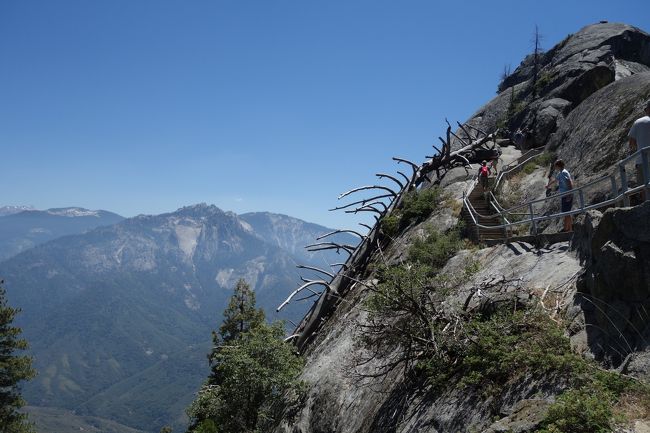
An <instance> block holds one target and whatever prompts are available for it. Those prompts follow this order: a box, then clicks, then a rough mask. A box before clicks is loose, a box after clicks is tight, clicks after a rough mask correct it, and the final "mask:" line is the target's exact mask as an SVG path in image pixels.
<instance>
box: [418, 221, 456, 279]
mask: <svg viewBox="0 0 650 433" xmlns="http://www.w3.org/2000/svg"><path fill="white" fill-rule="evenodd" d="M460 231H461V230H460V228H455V229H453V230H449V231H448V232H446V233H440V232H439V231H437V230H435V229H433V228H431V227H428V228H427V229H426V236H425V237H424V239H419V238H418V239H416V240H415V242H413V244H412V245H411V247H410V248H409V253H408V259H409V261H410V262H412V263H418V264H422V265H427V266H430V267H431V270H432V271H434V272H435V271H438V270H439V269H440V268H442V267H443V266H444V265H445V263H447V260H449V259H450V258H451V257H453V255H454V254H456V252H458V250H460V249H461V248H462V246H463V240H462V238H461V236H460Z"/></svg>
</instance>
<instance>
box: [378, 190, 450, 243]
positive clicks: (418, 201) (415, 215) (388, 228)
mask: <svg viewBox="0 0 650 433" xmlns="http://www.w3.org/2000/svg"><path fill="white" fill-rule="evenodd" d="M445 198H446V197H444V196H443V194H442V190H441V189H440V188H439V187H432V188H427V189H422V190H419V191H411V192H408V193H407V194H406V195H405V196H404V198H403V200H402V203H401V205H400V207H399V208H398V209H394V210H393V211H392V212H391V214H390V215H385V216H384V217H383V218H382V219H381V229H382V231H383V232H384V234H386V235H387V236H390V237H395V236H397V235H398V234H399V233H400V232H401V231H402V230H404V229H405V228H406V227H408V226H410V225H411V224H413V223H418V222H420V221H423V220H425V219H426V218H427V217H428V216H429V215H431V212H433V210H434V209H436V208H437V207H438V206H439V205H440V203H441V202H442V200H443V199H445Z"/></svg>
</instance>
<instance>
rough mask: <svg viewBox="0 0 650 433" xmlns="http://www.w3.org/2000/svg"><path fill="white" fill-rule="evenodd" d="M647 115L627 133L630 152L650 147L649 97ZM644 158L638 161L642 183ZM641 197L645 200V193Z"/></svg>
mask: <svg viewBox="0 0 650 433" xmlns="http://www.w3.org/2000/svg"><path fill="white" fill-rule="evenodd" d="M644 109H645V116H643V117H641V118H639V119H637V120H636V121H635V122H634V124H633V125H632V128H630V132H629V133H628V134H627V137H628V139H629V142H630V152H631V153H634V152H636V151H637V150H638V149H643V148H645V147H650V99H648V100H647V101H646V103H645V105H644ZM642 163H643V160H642V159H641V156H639V158H638V159H637V162H636V181H637V183H638V184H639V185H640V184H641V183H643V168H642V166H641V165H642ZM641 199H642V200H645V195H644V194H643V193H641Z"/></svg>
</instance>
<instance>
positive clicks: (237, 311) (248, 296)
mask: <svg viewBox="0 0 650 433" xmlns="http://www.w3.org/2000/svg"><path fill="white" fill-rule="evenodd" d="M262 323H264V310H262V309H261V308H255V292H254V291H253V290H252V289H251V287H250V286H249V285H248V283H247V282H246V281H245V280H243V279H240V280H239V281H237V285H236V286H235V293H233V295H232V296H231V297H230V302H229V303H228V307H227V308H226V310H225V311H224V312H223V324H222V325H221V327H220V328H219V334H218V335H217V334H213V340H214V343H215V346H216V345H219V344H220V343H223V344H226V343H228V342H230V341H232V340H235V339H237V337H239V335H241V334H242V333H244V332H246V331H248V330H249V329H252V328H255V327H256V326H258V325H260V324H262Z"/></svg>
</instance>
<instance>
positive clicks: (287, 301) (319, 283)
mask: <svg viewBox="0 0 650 433" xmlns="http://www.w3.org/2000/svg"><path fill="white" fill-rule="evenodd" d="M316 285H321V286H325V288H326V289H327V290H332V287H331V286H330V284H329V283H328V282H327V281H323V280H316V281H309V282H307V283H305V284H303V285H302V286H300V287H298V288H297V289H296V290H294V291H293V292H291V294H290V295H289V297H288V298H287V299H285V301H284V302H283V303H282V304H280V306H279V307H278V308H277V309H276V310H275V311H280V310H281V309H283V308H284V307H285V306H286V305H287V304H288V303H289V302H291V299H292V298H293V297H294V296H296V295H297V294H298V293H300V292H301V291H303V290H304V289H306V288H307V287H310V286H316Z"/></svg>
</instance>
